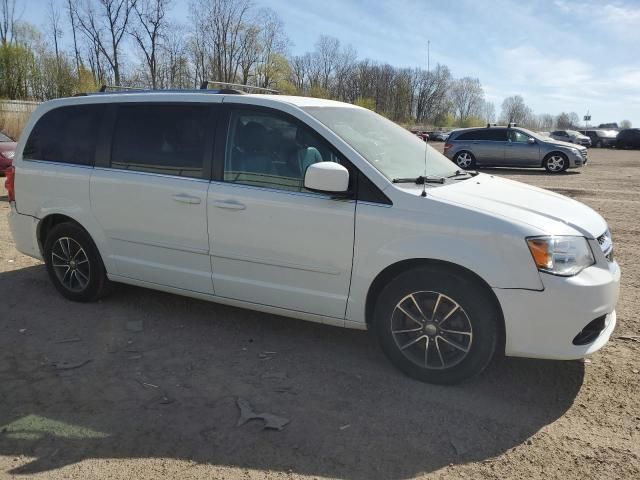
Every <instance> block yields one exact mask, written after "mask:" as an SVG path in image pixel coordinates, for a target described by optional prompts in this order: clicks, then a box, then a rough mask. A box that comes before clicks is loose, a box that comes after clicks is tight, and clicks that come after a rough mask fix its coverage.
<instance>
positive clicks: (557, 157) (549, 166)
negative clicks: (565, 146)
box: [542, 152, 569, 173]
mask: <svg viewBox="0 0 640 480" xmlns="http://www.w3.org/2000/svg"><path fill="white" fill-rule="evenodd" d="M560 161H562V165H561V166H560V165H559V163H558V162H560ZM542 166H543V167H544V169H545V170H546V171H547V172H549V173H562V172H565V171H566V170H567V168H569V159H568V158H567V156H566V155H565V154H564V153H559V152H554V153H550V154H549V155H547V156H546V157H545V159H544V161H543V162H542Z"/></svg>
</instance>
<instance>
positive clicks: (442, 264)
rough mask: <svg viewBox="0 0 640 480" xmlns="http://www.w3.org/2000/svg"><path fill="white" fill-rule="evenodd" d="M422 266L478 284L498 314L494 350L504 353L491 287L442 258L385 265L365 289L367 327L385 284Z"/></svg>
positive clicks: (501, 319)
mask: <svg viewBox="0 0 640 480" xmlns="http://www.w3.org/2000/svg"><path fill="white" fill-rule="evenodd" d="M423 266H436V267H439V268H442V269H443V270H448V271H450V272H455V273H457V274H460V275H463V276H465V277H467V278H469V279H470V280H471V281H473V282H474V283H475V284H476V285H478V286H479V287H480V288H481V289H482V290H483V291H484V292H485V294H486V295H487V298H489V299H490V301H491V303H492V304H493V305H494V307H495V309H496V313H497V315H498V341H497V345H496V347H497V348H496V352H501V353H502V354H504V351H505V342H506V327H505V322H504V315H503V313H502V307H501V305H500V302H499V301H498V297H497V296H496V294H495V293H494V291H493V289H492V288H491V287H490V286H489V284H488V283H487V282H486V281H485V280H484V279H483V278H482V277H481V276H479V275H478V274H477V273H475V272H473V271H471V270H469V269H468V268H465V267H463V266H460V265H457V264H455V263H451V262H447V261H443V260H434V259H428V258H412V259H407V260H402V261H399V262H396V263H393V264H391V265H389V266H387V267H386V268H385V269H384V270H382V271H381V272H380V273H378V275H377V276H376V278H375V279H374V280H373V282H371V285H370V286H369V290H368V291H367V297H366V301H365V321H366V323H367V327H371V321H372V318H373V308H374V305H375V300H376V298H377V297H378V294H379V293H380V292H381V291H382V289H383V288H384V286H385V285H387V284H388V283H389V282H390V281H391V280H392V279H393V278H395V277H397V276H398V275H400V274H401V273H403V272H405V271H407V270H410V269H412V268H417V267H423Z"/></svg>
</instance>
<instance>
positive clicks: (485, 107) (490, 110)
mask: <svg viewBox="0 0 640 480" xmlns="http://www.w3.org/2000/svg"><path fill="white" fill-rule="evenodd" d="M480 110H481V115H482V119H483V120H484V121H485V122H487V123H492V122H495V121H496V106H495V105H494V104H493V102H489V101H484V102H482V107H481V108H480Z"/></svg>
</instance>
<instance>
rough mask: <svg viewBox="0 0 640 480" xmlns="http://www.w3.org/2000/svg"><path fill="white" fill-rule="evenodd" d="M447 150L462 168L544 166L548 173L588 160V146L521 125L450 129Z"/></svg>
mask: <svg viewBox="0 0 640 480" xmlns="http://www.w3.org/2000/svg"><path fill="white" fill-rule="evenodd" d="M444 154H445V155H446V156H447V157H448V158H450V159H451V160H453V161H454V162H455V163H456V164H457V165H458V166H459V167H460V168H475V167H479V166H496V167H544V168H545V169H546V170H547V172H549V173H559V172H564V171H565V170H566V169H567V168H575V167H582V166H584V165H586V164H587V149H586V148H585V147H582V146H579V145H575V144H572V143H567V142H561V141H558V140H554V139H552V138H550V137H543V136H541V135H538V134H537V133H535V132H532V131H530V130H527V129H525V128H520V127H493V126H491V127H485V128H465V129H461V130H455V131H454V132H451V136H450V137H449V139H448V140H447V143H446V144H445V146H444Z"/></svg>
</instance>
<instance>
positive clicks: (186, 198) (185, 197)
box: [171, 193, 202, 205]
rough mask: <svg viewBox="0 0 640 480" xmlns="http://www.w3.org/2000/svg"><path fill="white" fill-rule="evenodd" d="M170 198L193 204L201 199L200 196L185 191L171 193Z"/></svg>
mask: <svg viewBox="0 0 640 480" xmlns="http://www.w3.org/2000/svg"><path fill="white" fill-rule="evenodd" d="M171 198H172V199H173V200H175V201H176V202H180V203H190V204H193V205H197V204H199V203H200V202H201V201H202V200H200V197H194V196H193V195H187V194H186V193H177V194H176V195H172V196H171Z"/></svg>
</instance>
